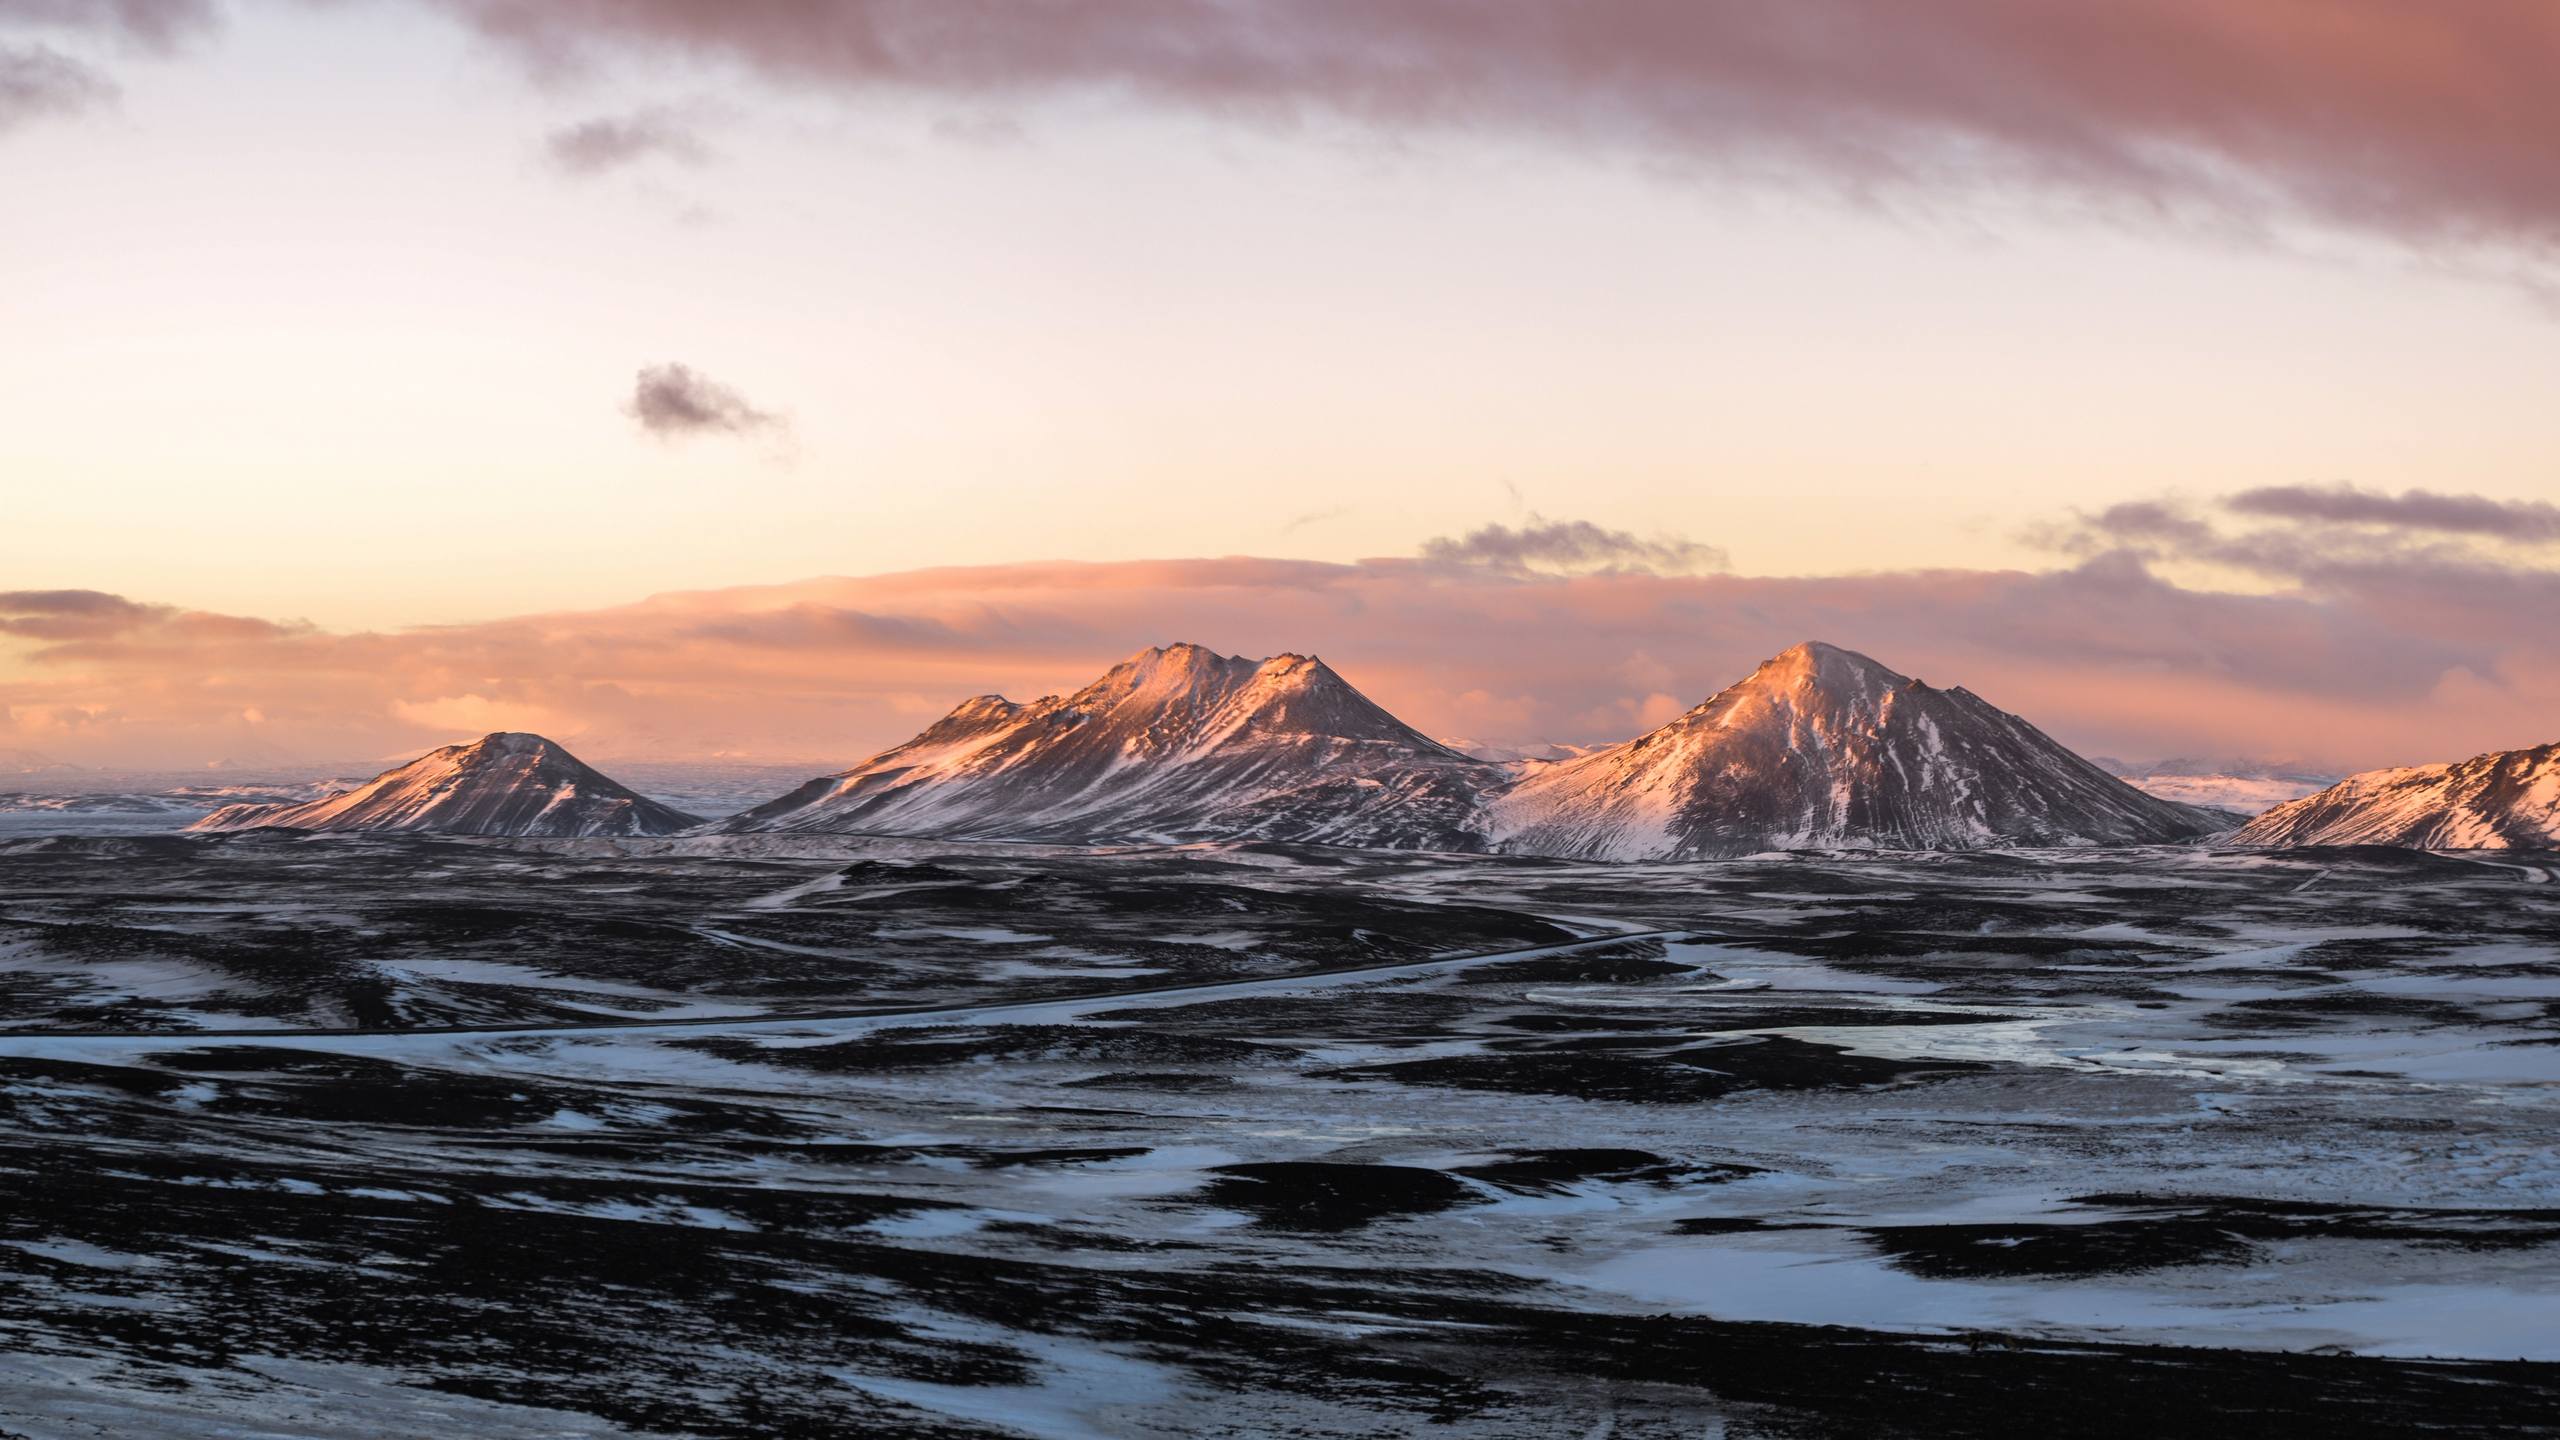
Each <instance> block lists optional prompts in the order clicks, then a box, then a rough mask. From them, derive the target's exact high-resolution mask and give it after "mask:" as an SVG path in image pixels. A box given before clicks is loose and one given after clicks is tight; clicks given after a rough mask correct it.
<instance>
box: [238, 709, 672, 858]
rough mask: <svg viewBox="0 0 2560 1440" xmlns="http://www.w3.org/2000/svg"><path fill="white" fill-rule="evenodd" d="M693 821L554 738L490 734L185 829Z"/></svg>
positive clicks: (630, 825)
mask: <svg viewBox="0 0 2560 1440" xmlns="http://www.w3.org/2000/svg"><path fill="white" fill-rule="evenodd" d="M701 823H702V822H701V821H700V820H699V819H698V818H696V817H694V816H691V815H687V814H685V813H684V812H683V811H680V810H676V809H673V808H670V807H668V806H665V805H661V804H659V803H658V802H657V801H655V800H651V799H649V798H648V797H646V796H644V795H641V794H639V793H637V792H635V791H633V790H630V789H628V788H626V787H625V786H623V785H621V784H620V783H618V782H616V781H615V780H613V779H612V778H611V777H609V776H607V775H605V774H603V773H602V772H600V771H598V770H596V769H594V768H593V767H591V766H589V765H588V764H586V762H584V761H582V760H580V759H579V758H578V757H577V756H575V755H572V754H570V753H569V752H568V751H567V750H566V749H564V748H562V747H561V746H560V745H559V744H558V743H557V742H555V741H553V740H550V739H547V738H545V737H543V736H540V735H535V734H531V733H528V732H525V731H520V730H500V731H493V732H492V733H490V734H487V735H484V736H482V737H480V738H479V739H477V740H474V741H471V742H469V743H467V744H461V745H447V746H444V747H443V748H441V749H437V750H430V751H428V752H427V753H426V754H424V755H421V756H419V757H418V758H417V759H415V760H412V761H410V762H409V763H407V764H405V765H400V766H396V767H394V768H392V769H390V770H386V771H384V772H383V773H381V774H380V775H377V776H375V777H373V778H372V779H371V780H368V781H366V782H365V783H364V784H362V785H359V786H357V787H356V788H355V789H353V790H348V791H345V792H343V793H340V794H337V795H331V796H327V797H324V798H322V799H319V800H314V801H311V802H309V803H307V804H301V805H232V806H226V807H224V808H223V809H220V810H216V811H214V812H213V813H212V814H210V815H207V816H206V817H204V818H203V819H202V820H199V821H197V822H196V823H195V824H194V825H192V826H190V827H189V828H190V829H195V830H248V829H264V828H271V827H272V828H282V829H293V830H418V831H433V832H439V833H445V834H455V835H544V836H560V835H672V834H674V833H675V832H677V831H679V830H686V829H690V828H692V827H693V826H695V825H699V824H701Z"/></svg>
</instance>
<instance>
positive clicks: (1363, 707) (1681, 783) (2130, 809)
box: [720, 645, 2238, 860]
mask: <svg viewBox="0 0 2560 1440" xmlns="http://www.w3.org/2000/svg"><path fill="white" fill-rule="evenodd" d="M2237 823H2238V817H2236V816H2225V815H2221V814H2214V813H2207V812H2202V811H2198V810H2195V809H2193V808H2191V807H2187V806H2182V805H2177V804H2174V803H2171V802H2167V801H2161V800H2156V799H2153V798H2152V797H2150V796H2146V795H2144V794H2142V793H2141V792H2140V791H2138V790H2136V789H2134V788H2133V787H2132V786H2130V785H2127V784H2125V783H2124V782H2123V781H2120V780H2117V779H2115V778H2114V777H2112V776H2110V775H2108V774H2106V773H2105V772H2104V771H2101V770H2099V769H2098V768H2096V767H2095V766H2093V765H2091V764H2089V763H2088V762H2087V761H2085V760H2081V759H2080V758H2079V757H2077V756H2075V755H2073V754H2072V753H2071V752H2069V751H2068V750H2065V749H2063V748H2062V747H2061V746H2060V745H2058V744H2056V743H2054V742H2053V741H2052V740H2050V739H2048V738H2047V737H2045V736H2044V735H2043V734H2042V733H2041V732H2039V731H2038V730H2036V729H2035V728H2034V727H2033V726H2031V725H2028V724H2027V723H2026V722H2025V721H2023V720H2019V719H2018V718H2017V717H2015V716H2012V715H2007V714H2004V713H2003V712H2001V711H1999V710H1997V709H1994V708H1993V707H1991V706H1990V705H1987V704H1985V703H1984V702H1982V701H1981V700H1979V699H1977V698H1975V697H1974V696H1972V695H1971V694H1969V693H1967V692H1965V691H1962V690H1952V691H1938V690H1932V689H1930V688H1929V687H1928V686H1925V685H1921V684H1919V683H1918V682H1916V681H1913V680H1911V679H1909V678H1908V677H1905V676H1902V675H1897V674H1895V673H1894V672H1893V671H1891V670H1888V669H1886V668H1885V667H1883V666H1882V665H1879V664H1877V663H1876V662H1875V661H1872V660H1869V659H1867V658H1866V657H1864V656H1861V655H1855V654H1852V653H1851V652H1849V651H1846V650H1840V649H1837V648H1834V647H1832V646H1828V645H1800V646H1798V647H1796V648H1795V649H1793V650H1790V651H1788V652H1786V654H1784V655H1781V656H1779V657H1778V658H1776V659H1774V660H1771V661H1770V662H1769V663H1768V664H1766V665H1763V666H1762V667H1760V669H1759V671H1758V672H1757V673H1755V674H1754V675H1753V676H1752V677H1751V678H1750V679H1748V680H1745V681H1744V682H1742V683H1741V684H1739V685H1736V686H1734V687H1733V688H1731V689H1729V690H1727V691H1725V692H1724V693H1722V694H1720V695H1718V696H1716V697H1715V698H1714V699H1712V700H1710V701H1708V702H1707V703H1706V704H1704V705H1702V706H1700V707H1698V709H1696V710H1693V711H1691V712H1690V713H1689V714H1687V715H1684V716H1682V717H1681V718H1680V719H1678V720H1675V721H1673V722H1672V723H1670V724H1669V725H1666V726H1664V727H1662V728H1661V729H1659V730H1656V731H1654V732H1652V733H1651V734H1649V735H1645V736H1642V737H1639V738H1638V739H1635V740H1630V741H1628V742H1626V743H1625V744H1622V745H1615V746H1609V747H1606V748H1603V749H1598V750H1594V751H1591V752H1588V753H1585V754H1581V755H1578V756H1574V757H1572V758H1568V759H1563V760H1556V761H1537V760H1531V761H1524V762H1519V763H1516V764H1509V765H1505V764H1496V763H1493V762H1490V761H1486V760H1482V759H1478V758H1476V757H1475V756H1471V755H1467V754H1464V753H1462V752H1460V751H1458V750H1455V749H1452V748H1451V747H1449V746H1447V745H1443V744H1441V743H1440V742H1438V741H1435V740H1431V739H1429V738H1427V737H1425V736H1423V735H1422V734H1421V733H1419V732H1418V731H1416V730H1414V729H1413V728H1412V727H1410V726H1408V725H1406V724H1404V723H1403V722H1402V721H1400V720H1397V719H1396V718H1395V717H1394V716H1392V715H1390V714H1388V713H1387V712H1386V711H1385V710H1383V709H1381V708H1380V707H1379V706H1377V705H1376V704H1375V703H1373V702H1372V701H1370V700H1369V699H1368V698H1367V697H1366V696H1363V695H1362V694H1360V692H1359V691H1357V690H1356V689H1354V688H1352V686H1351V685H1349V684H1348V683H1347V682H1345V681H1344V680H1343V679H1342V678H1341V677H1340V676H1339V675H1337V674H1335V673H1334V672H1333V671H1332V670H1331V669H1330V668H1329V667H1327V666H1326V665H1325V664H1324V662H1322V661H1320V660H1316V659H1312V658H1309V657H1306V656H1299V655H1281V656H1276V657H1274V658H1272V659H1269V660H1261V661H1254V660H1246V659H1239V658H1233V657H1228V656H1223V655H1219V654H1216V653H1215V652H1212V651H1209V650H1205V649H1202V648H1201V647H1199V646H1197V645H1175V646H1171V647H1168V648H1163V649H1154V650H1148V651H1145V652H1143V653H1141V654H1139V655H1136V656H1132V657H1131V658H1130V659H1128V660H1126V661H1123V662H1122V663H1120V664H1118V665H1115V666H1113V667H1112V668H1111V670H1110V671H1109V672H1107V673H1106V674H1104V675H1103V677H1102V678H1101V679H1099V680H1096V681H1095V682H1094V683H1093V684H1091V685H1088V686H1086V687H1085V688H1084V689H1082V690H1079V691H1077V692H1076V693H1075V694H1073V695H1068V696H1052V697H1050V698H1047V699H1043V700H1039V701H1036V702H1034V703H1032V704H1028V705H1019V704H1016V703H1014V702H1012V701H1010V700H1006V699H1004V698H1003V697H1001V696H994V695H985V696H980V697H978V698H976V699H974V700H970V701H968V702H966V703H964V704H962V705H961V706H960V707H959V708H958V709H956V710H954V711H952V712H951V713H950V714H949V715H947V716H945V717H944V718H943V719H942V720H941V721H939V722H937V723H936V724H935V725H933V726H932V727H931V728H930V729H927V730H926V731H925V732H924V733H923V734H921V735H918V736H917V737H916V738H915V739H913V740H910V741H908V742H907V743H906V744H904V745H900V746H897V747H895V748H892V749H890V750H886V751H883V752H882V753H881V754H879V755H877V756H874V757H873V758H872V759H870V760H867V761H865V762H863V763H862V764H861V765H858V766H855V767H854V768H853V769H851V770H847V771H845V772H843V773H841V774H838V775H833V776H828V777H825V778H823V779H819V780H813V781H811V782H809V784H807V785H804V786H802V787H801V788H800V789H798V790H795V791H793V792H792V793H791V794H789V795H786V796H783V797H782V798H781V799H779V800H776V801H774V802H772V803H771V804H768V805H764V806H759V807H757V808H756V809H753V810H750V811H747V812H746V813H745V814H742V815H739V816H736V817H734V818H732V819H731V820H728V821H726V822H724V823H723V824H722V826H721V827H720V828H721V829H722V830H724V831H727V832H729V833H756V832H770V831H798V832H809V831H824V832H836V833H876V834H900V835H937V836H945V837H949V838H955V839H957V838H977V839H993V838H1007V839H1023V840H1122V841H1165V840H1226V839H1262V840H1301V841H1321V842H1326V843H1333V844H1343V845H1363V846H1379V847H1392V848H1402V849H1413V848H1420V849H1437V850H1462V851H1486V850H1492V851H1500V852H1505V853H1514V854H1531V855H1550V856H1559V857H1569V858H1580V859H1610V860H1636V859H1684V858H1697V857H1704V856H1712V855H1737V854H1748V853H1752V852H1755V851H1761V850H1772V849H1784V848H1802V847H1835V846H1847V847H1869V848H1874V847H1884V848H1950V847H1963V846H1979V845H1993V844H2135V843H2151V842H2161V841H2171V840H2182V839H2194V838H2197V837H2200V836H2204V835H2210V834H2214V833H2217V832H2220V831H2225V830H2228V829H2230V828H2231V827H2232V826H2234V825H2236V824H2237Z"/></svg>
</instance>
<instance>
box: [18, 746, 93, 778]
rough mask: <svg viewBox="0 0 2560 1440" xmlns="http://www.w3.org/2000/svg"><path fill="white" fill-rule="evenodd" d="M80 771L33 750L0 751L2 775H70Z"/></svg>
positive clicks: (77, 767)
mask: <svg viewBox="0 0 2560 1440" xmlns="http://www.w3.org/2000/svg"><path fill="white" fill-rule="evenodd" d="M79 769H80V767H79V766H77V765H72V764H67V763H65V762H63V761H60V760H56V759H54V758H53V757H52V756H50V755H39V754H37V753H36V752H35V751H33V750H0V775H70V774H75V773H77V772H78V771H79Z"/></svg>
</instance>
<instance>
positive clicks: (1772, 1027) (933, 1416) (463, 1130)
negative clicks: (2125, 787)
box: [0, 832, 2560, 1437]
mask: <svg viewBox="0 0 2560 1440" xmlns="http://www.w3.org/2000/svg"><path fill="white" fill-rule="evenodd" d="M2554 873H2555V870H2554V868H2553V866H2552V865H2551V864H2550V863H2549V862H2548V860H2547V859H2546V860H2544V861H2535V860H2532V859H2529V858H2528V859H2523V860H2518V861H2515V862H2513V863H2494V864H2493V863H2475V862H2473V861H2468V860H2461V859H2449V858H2440V857H2433V856H2428V855H2423V854H2416V853H2411V852H2391V851H2343V850H2341V851H2316V850H2314V851H2299V852H2292V853H2288V854H2283V855H2278V856H2270V855H2262V854H2247V853H2213V852H2205V851H2196V850H2184V849H2156V850H2118V851H2037V852H1988V853H1974V854H1964V855H1941V856H1909V855H1905V856H1891V855H1862V856H1861V855H1831V856H1822V855H1796V856H1784V857H1767V858H1757V859H1747V860H1737V861H1731V862H1724V863H1719V864H1713V865H1655V866H1599V865H1582V864H1565V863H1558V862H1552V861H1523V860H1502V859H1492V858H1485V857H1435V856H1425V855H1395V856H1378V855H1362V854H1356V853H1351V852H1339V851H1326V850H1320V849H1295V848H1282V847H1272V846H1228V847H1198V848H1184V849H1150V850H1126V851H1091V850H1074V849H1065V848H1043V847H1026V846H1009V847H999V846H977V847H971V846H959V845H951V844H940V843H928V842H906V843H888V842H868V843H866V842H862V841H858V840H836V839H833V838H830V837H733V838H727V839H675V840H656V841H652V840H630V841H587V840H579V841H556V842H512V843H510V842H458V841H451V840H435V839H430V838H423V837H389V836H384V837H363V836H342V837H309V836H295V835H290V834H283V833H276V832H250V833H244V834H238V835H216V836H206V837H191V838H180V837H173V836H135V837H99V836H91V837H85V838H68V839H60V838H57V839H21V840H11V841H0V1434H5V1435H12V1436H25V1437H54V1436H109V1435H117V1436H121V1435H137V1434H173V1435H206V1436H210V1435H261V1436H273V1435H286V1436H336V1435H359V1434H369V1435H395V1436H406V1435H454V1434H470V1435H485V1436H562V1435H618V1434H679V1435H701V1436H739V1437H746V1436H770V1435H834V1434H867V1433H912V1434H928V1435H955V1436H957V1435H986V1434H1012V1433H1032V1434H1041V1435H1067V1436H1081V1435H1162V1436H1176V1435H1199V1434H1206V1435H1237V1436H1244V1435H1267V1434H1274V1433H1284V1434H1285V1433H1303V1434H1390V1435H1392V1434H1434V1435H1437V1434H1459V1435H1490V1436H1514V1435H1516V1436H1545V1435H1555V1434H1573V1435H1583V1434H1611V1435H1617V1436H1631V1435H1684V1436H1687V1435H1700V1434H1724V1435H1731V1436H1742V1435H1785V1436H1807V1435H1811V1436H1826V1435H1857V1436H1893V1435H1914V1436H1917V1435H1941V1434H1990V1433H2020V1434H2027V1433H2033V1434H2093V1433H2125V1434H2146V1435H2161V1434H2195V1433H2229V1432H2240V1431H2247V1432H2251V1433H2260V1434H2263V1433H2270V1432H2272V1433H2300V1434H2320V1435H2352V1434H2373V1435H2386V1434H2387V1435H2408V1434H2426V1433H2441V1434H2447V1435H2477V1434H2497V1433H2516V1434H2522V1433H2548V1432H2549V1431H2551V1430H2552V1429H2553V1428H2555V1426H2560V1419H2555V1417H2560V1363H2555V1362H2560V1339H2555V1338H2554V1337H2560V1266H2555V1264H2554V1260H2555V1257H2560V1248H2555V1247H2560V1159H2555V1157H2554V1155H2553V1152H2552V1149H2551V1147H2550V1144H2549V1137H2550V1136H2551V1135H2552V1134H2553V1133H2555V1132H2560V1083H2555V1082H2560V939H2555V937H2556V936H2560V884H2554V883H2552V881H2553V875H2554Z"/></svg>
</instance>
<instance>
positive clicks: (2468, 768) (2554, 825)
mask: <svg viewBox="0 0 2560 1440" xmlns="http://www.w3.org/2000/svg"><path fill="white" fill-rule="evenodd" d="M2229 843H2231V844H2233V845H2244V846H2245V845H2268V846H2279V845H2405V846H2409V847H2411V848H2414V849H2420V850H2553V849H2560V743H2554V744H2550V745H2544V746H2540V747H2538V748H2536V749H2532V750H2498V751H2493V752H2491V753H2489V754H2487V755H2475V756H2473V757H2472V758H2470V759H2468V760H2464V761H2461V762H2459V763H2457V764H2449V765H2412V766H2408V767H2405V768H2403V769H2398V770H2368V771H2365V772H2364V773H2363V774H2361V775H2350V776H2348V777H2347V778H2346V779H2344V780H2341V781H2339V782H2338V783H2337V784H2335V785H2332V786H2330V787H2329V788H2328V789H2326V790H2323V791H2321V792H2320V793H2319V794H2317V795H2311V796H2306V797H2304V798H2303V799H2300V800H2296V801H2294V802H2292V803H2291V804H2289V805H2279V806H2277V807H2276V808H2275V809H2273V810H2270V811H2268V812H2267V813H2266V814H2264V815H2261V816H2259V817H2258V818H2257V819H2255V820H2252V821H2250V822H2249V824H2248V825H2247V826H2246V827H2245V828H2244V829H2242V830H2241V831H2240V833H2238V834H2237V835H2234V836H2232V837H2231V839H2230V842H2229Z"/></svg>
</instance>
